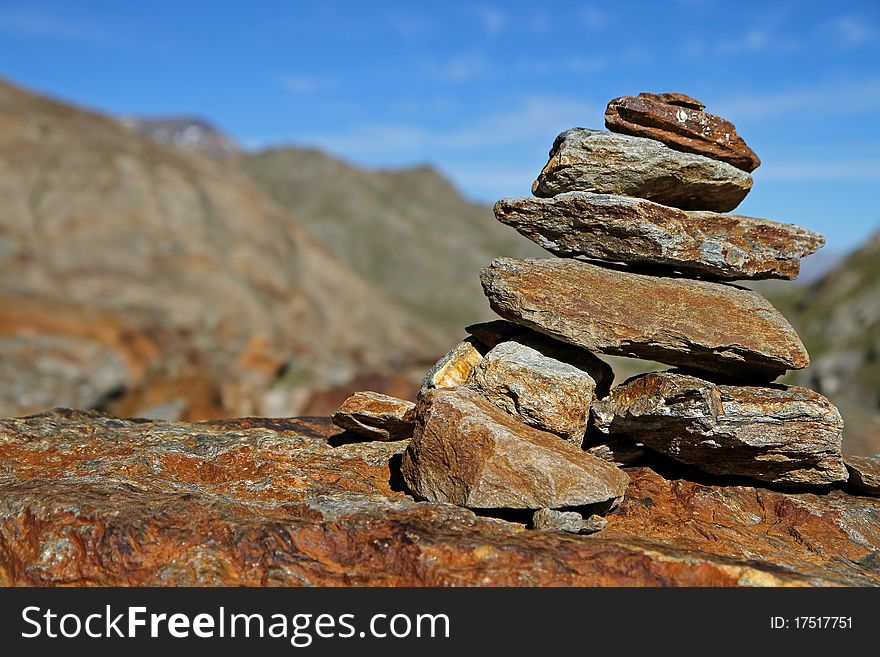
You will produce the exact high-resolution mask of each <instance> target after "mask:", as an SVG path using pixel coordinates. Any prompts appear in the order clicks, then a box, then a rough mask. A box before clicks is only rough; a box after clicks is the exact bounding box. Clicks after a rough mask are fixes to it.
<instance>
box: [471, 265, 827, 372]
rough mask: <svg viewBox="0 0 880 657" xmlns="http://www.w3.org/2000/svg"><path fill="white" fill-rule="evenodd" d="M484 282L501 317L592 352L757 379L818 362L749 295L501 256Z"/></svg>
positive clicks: (720, 286) (782, 322)
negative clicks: (811, 359)
mask: <svg viewBox="0 0 880 657" xmlns="http://www.w3.org/2000/svg"><path fill="white" fill-rule="evenodd" d="M481 280H482V283H483V290H484V292H485V293H486V296H487V297H488V299H489V303H490V305H491V307H492V309H493V310H494V311H495V312H496V313H498V314H499V315H500V316H501V317H504V318H505V319H508V320H510V321H513V322H517V323H520V324H523V325H525V326H528V327H530V328H533V329H535V330H536V331H540V332H542V333H545V334H547V335H549V336H551V337H553V338H555V339H557V340H562V341H564V342H568V343H570V344H574V345H577V346H579V347H583V348H584V349H587V350H589V351H596V352H600V353H605V354H615V355H619V356H630V357H634V358H643V359H646V360H655V361H659V362H661V363H667V364H671V365H680V366H683V367H689V368H695V369H698V370H703V371H706V372H714V373H716V374H719V375H722V376H725V377H737V378H747V379H750V380H752V381H756V382H757V381H769V380H772V379H774V378H776V377H777V376H779V375H780V374H782V373H783V372H785V370H787V369H802V368H804V367H806V366H807V365H809V362H810V361H809V356H808V355H807V352H806V350H805V349H804V346H803V344H801V341H800V339H799V338H798V336H797V333H795V331H794V329H793V328H792V327H791V326H790V325H789V323H788V322H787V321H786V320H785V318H784V317H783V316H782V315H781V314H780V313H779V312H778V311H777V310H776V309H775V308H773V306H772V305H770V303H769V302H768V301H767V300H766V299H764V298H763V297H762V296H761V295H760V294H758V293H756V292H753V291H751V290H746V289H742V288H738V287H734V286H730V285H724V284H722V283H713V282H709V281H695V280H688V279H681V278H665V277H659V276H647V275H644V274H635V273H631V272H624V271H617V270H614V269H609V268H605V267H597V266H595V265H591V264H588V263H585V262H580V261H577V260H562V259H552V260H533V259H528V260H515V259H511V258H498V259H496V260H494V261H493V262H492V264H491V265H490V266H489V267H486V268H485V269H483V271H482V273H481Z"/></svg>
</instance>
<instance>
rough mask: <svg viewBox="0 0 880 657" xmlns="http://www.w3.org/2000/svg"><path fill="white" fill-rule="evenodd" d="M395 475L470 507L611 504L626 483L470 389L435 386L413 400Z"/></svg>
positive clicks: (423, 491)
mask: <svg viewBox="0 0 880 657" xmlns="http://www.w3.org/2000/svg"><path fill="white" fill-rule="evenodd" d="M401 472H402V474H403V478H404V480H405V481H406V483H407V485H408V486H409V488H410V490H411V491H412V492H413V493H415V494H416V495H417V496H418V497H420V498H422V499H425V500H428V501H429V502H449V503H451V504H457V505H459V506H465V507H469V508H474V509H541V508H550V509H553V508H558V507H576V506H585V505H590V504H596V503H600V502H613V501H615V500H618V499H620V498H621V497H623V494H624V491H625V490H626V485H627V483H628V481H629V478H628V477H627V476H626V474H624V473H623V472H622V471H621V470H620V469H618V468H617V467H615V466H614V465H612V464H610V463H608V462H606V461H603V460H602V459H599V458H596V457H595V456H591V455H590V454H587V453H586V452H584V451H583V450H581V449H580V448H578V447H575V446H574V445H572V444H571V443H569V442H566V441H565V440H562V439H561V438H559V436H556V435H554V434H551V433H547V432H545V431H539V430H538V429H534V428H532V427H529V426H526V425H525V424H522V423H521V422H519V421H518V420H516V418H514V417H513V416H512V415H510V414H509V413H506V412H505V411H503V410H501V409H500V408H498V407H497V406H495V405H494V404H491V403H490V402H488V401H487V400H486V399H484V398H483V397H482V396H481V395H480V394H479V393H477V392H475V391H473V390H470V389H468V388H441V389H437V390H433V391H431V392H429V393H428V394H427V395H425V397H424V398H423V399H422V400H421V401H420V402H419V406H418V409H417V420H416V430H415V433H414V435H413V439H412V440H411V441H410V444H409V447H407V450H406V452H405V453H404V455H403V462H402V464H401Z"/></svg>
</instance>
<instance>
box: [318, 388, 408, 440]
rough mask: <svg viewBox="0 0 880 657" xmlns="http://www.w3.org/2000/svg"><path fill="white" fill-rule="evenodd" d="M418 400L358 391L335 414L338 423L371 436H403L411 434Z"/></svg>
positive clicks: (382, 437) (389, 438)
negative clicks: (413, 401) (412, 400)
mask: <svg viewBox="0 0 880 657" xmlns="http://www.w3.org/2000/svg"><path fill="white" fill-rule="evenodd" d="M414 410H415V404H413V403H412V402H411V401H406V400H405V399H398V398H397V397H390V396H389V395H383V394H381V393H378V392H356V393H354V394H353V395H352V396H351V397H349V398H348V399H346V400H345V401H344V402H343V403H342V406H340V407H339V409H338V410H337V411H336V412H335V413H334V414H333V417H332V420H333V424H335V425H336V426H337V427H340V428H342V429H345V430H347V431H351V432H353V433H356V434H360V435H362V436H365V437H367V438H371V439H372V440H385V441H391V440H403V439H404V438H409V437H410V436H412V432H413V426H414V417H413V411H414Z"/></svg>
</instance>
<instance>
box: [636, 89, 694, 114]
mask: <svg viewBox="0 0 880 657" xmlns="http://www.w3.org/2000/svg"><path fill="white" fill-rule="evenodd" d="M639 98H647V99H648V100H653V101H655V102H658V103H666V104H667V105H678V106H680V107H690V108H691V109H695V110H701V111H702V110H704V109H706V106H705V105H704V104H703V103H701V102H700V101H699V100H697V99H696V98H691V97H690V96H688V95H686V94H679V93H675V92H672V93H662V94H652V93H648V92H643V93H640V94H639Z"/></svg>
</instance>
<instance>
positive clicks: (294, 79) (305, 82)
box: [281, 75, 336, 96]
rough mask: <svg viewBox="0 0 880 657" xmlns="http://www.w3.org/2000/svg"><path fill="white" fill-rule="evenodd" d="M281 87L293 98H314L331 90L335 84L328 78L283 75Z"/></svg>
mask: <svg viewBox="0 0 880 657" xmlns="http://www.w3.org/2000/svg"><path fill="white" fill-rule="evenodd" d="M281 86H282V87H283V88H284V90H285V91H287V92H288V93H291V94H293V95H294V96H314V95H315V94H319V93H322V92H324V91H328V90H330V89H333V88H334V87H335V86H336V82H335V81H334V80H331V79H330V78H326V77H320V76H310V75H285V76H284V77H282V78H281Z"/></svg>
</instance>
